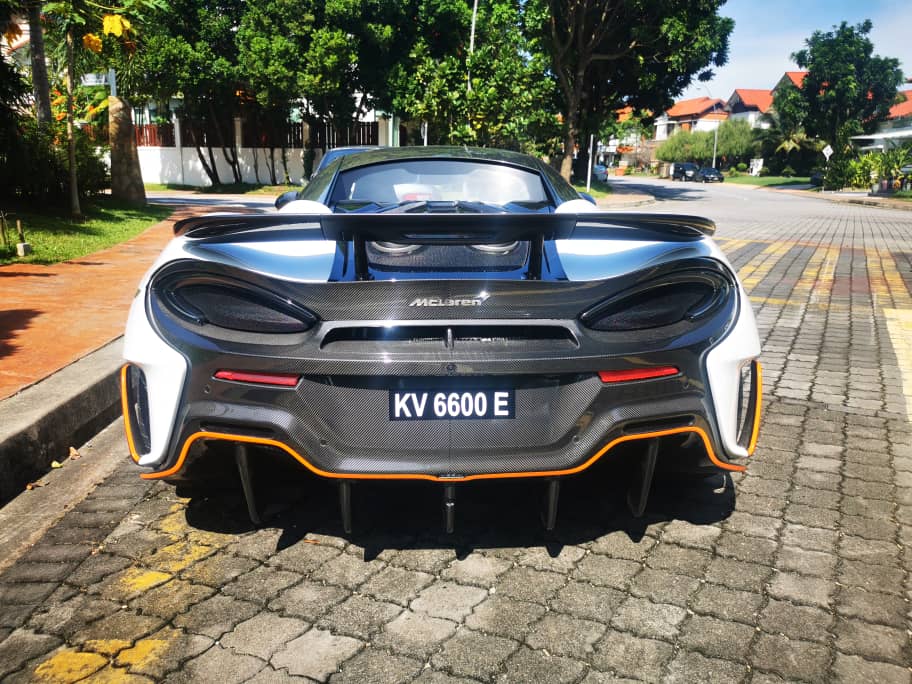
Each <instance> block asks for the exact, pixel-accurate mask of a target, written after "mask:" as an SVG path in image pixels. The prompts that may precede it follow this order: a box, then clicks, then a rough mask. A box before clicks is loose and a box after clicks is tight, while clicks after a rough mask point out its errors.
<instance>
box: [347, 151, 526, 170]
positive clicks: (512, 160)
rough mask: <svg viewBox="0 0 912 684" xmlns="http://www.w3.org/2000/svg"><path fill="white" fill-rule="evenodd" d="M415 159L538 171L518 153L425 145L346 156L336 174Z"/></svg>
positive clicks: (524, 156)
mask: <svg viewBox="0 0 912 684" xmlns="http://www.w3.org/2000/svg"><path fill="white" fill-rule="evenodd" d="M415 159H464V160H469V161H481V162H497V163H500V164H510V165H511V166H519V167H522V168H525V169H529V170H530V171H537V172H541V171H542V164H543V162H541V161H540V160H539V159H536V158H535V157H531V156H529V155H528V154H523V153H521V152H512V151H510V150H498V149H493V148H487V147H465V146H458V145H428V146H423V147H422V146H413V147H381V148H378V149H373V150H365V151H364V152H359V153H358V154H357V155H348V156H346V157H343V158H342V162H341V165H340V166H339V171H347V170H348V169H354V168H358V167H361V166H368V165H370V164H381V163H384V162H392V161H405V160H415Z"/></svg>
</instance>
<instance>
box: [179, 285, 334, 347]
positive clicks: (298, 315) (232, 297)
mask: <svg viewBox="0 0 912 684" xmlns="http://www.w3.org/2000/svg"><path fill="white" fill-rule="evenodd" d="M162 292H163V294H164V301H165V303H166V304H167V305H168V308H169V309H170V310H171V311H172V312H174V313H175V314H177V315H178V316H180V317H181V318H183V319H185V320H188V321H191V322H193V323H196V324H198V325H204V324H209V325H214V326H217V327H219V328H226V329H228V330H237V331H241V332H251V333H278V334H282V333H300V332H305V331H307V330H309V329H310V328H312V327H313V326H314V324H315V323H316V322H317V317H316V316H315V315H314V314H313V313H311V312H310V311H308V310H307V309H305V308H303V307H301V306H297V305H296V304H294V303H293V302H291V301H288V300H287V299H284V298H282V297H279V296H277V295H274V294H272V293H270V292H267V291H265V290H260V289H259V288H256V287H255V286H253V285H248V284H246V283H241V282H234V281H221V280H215V279H208V278H199V279H197V278H189V279H186V280H183V281H179V282H177V283H175V284H173V285H166V286H165V287H164V288H162Z"/></svg>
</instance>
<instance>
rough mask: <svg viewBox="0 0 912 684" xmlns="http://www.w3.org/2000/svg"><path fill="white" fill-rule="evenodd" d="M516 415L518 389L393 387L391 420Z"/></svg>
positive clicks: (511, 416) (390, 392) (480, 417)
mask: <svg viewBox="0 0 912 684" xmlns="http://www.w3.org/2000/svg"><path fill="white" fill-rule="evenodd" d="M515 417H516V393H515V391H514V390H491V389H484V390H465V391H436V390H390V391H389V418H390V420H467V419H474V420H479V419H505V418H506V419H509V418H515Z"/></svg>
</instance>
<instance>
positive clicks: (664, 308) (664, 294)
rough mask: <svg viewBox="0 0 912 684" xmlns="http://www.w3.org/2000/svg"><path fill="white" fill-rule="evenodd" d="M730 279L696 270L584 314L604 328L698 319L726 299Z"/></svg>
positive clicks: (596, 326)
mask: <svg viewBox="0 0 912 684" xmlns="http://www.w3.org/2000/svg"><path fill="white" fill-rule="evenodd" d="M729 291H730V287H729V284H728V281H727V280H726V279H725V278H724V277H723V276H722V275H721V274H719V273H715V272H712V271H693V272H686V273H681V274H674V275H672V276H669V277H666V278H662V279H660V280H657V281H653V282H650V283H645V284H643V285H640V286H638V287H636V288H632V289H630V290H627V291H625V292H621V293H620V294H618V295H616V296H614V297H612V298H611V299H608V300H606V301H604V302H601V303H599V304H597V305H596V306H594V307H592V308H591V309H589V310H588V311H586V312H584V313H583V314H582V315H581V316H580V320H581V321H582V323H583V324H584V325H585V326H587V327H589V328H591V329H593V330H600V331H617V332H629V331H635V330H648V329H650V328H660V327H663V326H668V325H674V324H675V323H680V322H681V321H696V320H698V319H700V318H702V317H704V316H707V315H709V314H710V313H712V312H713V311H715V310H716V309H718V307H719V306H720V305H721V304H723V303H724V302H725V299H726V296H727V294H728V292H729Z"/></svg>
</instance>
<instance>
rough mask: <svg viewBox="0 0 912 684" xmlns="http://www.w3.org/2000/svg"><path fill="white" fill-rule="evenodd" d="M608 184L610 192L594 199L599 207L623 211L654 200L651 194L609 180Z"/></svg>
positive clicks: (651, 202)
mask: <svg viewBox="0 0 912 684" xmlns="http://www.w3.org/2000/svg"><path fill="white" fill-rule="evenodd" d="M608 184H609V185H610V186H611V194H610V195H608V196H607V197H600V198H598V199H597V200H596V201H595V202H596V205H597V206H598V208H599V209H604V210H606V211H623V210H625V209H627V208H630V207H641V206H643V205H645V204H653V203H654V202H655V201H656V200H655V197H653V196H652V195H648V194H646V193H644V192H638V191H636V190H631V189H629V188H625V187H624V186H623V185H621V184H620V183H612V182H611V181H610V180H609V181H608Z"/></svg>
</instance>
